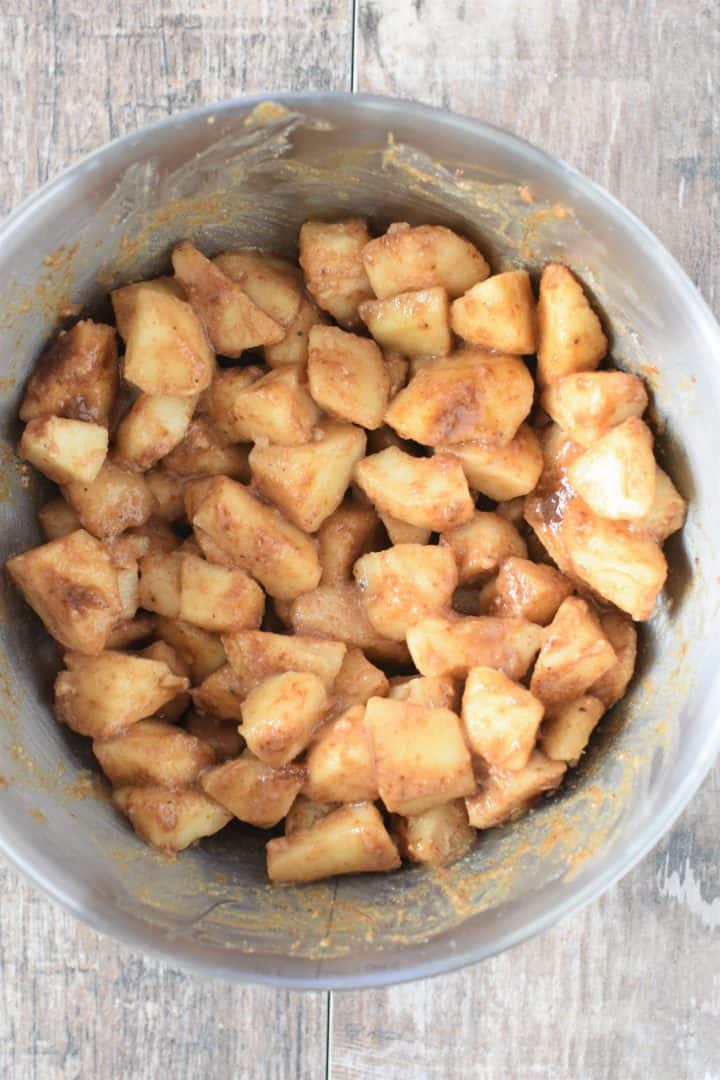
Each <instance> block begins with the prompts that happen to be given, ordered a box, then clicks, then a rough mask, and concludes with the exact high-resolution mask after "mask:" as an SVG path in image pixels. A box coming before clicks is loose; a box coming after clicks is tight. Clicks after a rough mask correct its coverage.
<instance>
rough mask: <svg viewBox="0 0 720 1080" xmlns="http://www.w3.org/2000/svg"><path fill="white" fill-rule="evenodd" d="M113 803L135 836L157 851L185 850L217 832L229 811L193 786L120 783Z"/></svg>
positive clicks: (226, 821)
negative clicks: (127, 821)
mask: <svg viewBox="0 0 720 1080" xmlns="http://www.w3.org/2000/svg"><path fill="white" fill-rule="evenodd" d="M113 803H114V804H115V806H116V807H117V809H118V810H120V811H122V813H123V814H126V815H127V817H128V818H129V819H130V824H131V825H132V827H133V829H134V830H135V832H136V833H137V834H138V836H139V837H140V838H141V839H142V840H145V841H146V843H148V844H150V845H151V846H152V847H154V848H157V849H158V850H159V851H184V849H185V848H187V847H189V846H190V844H194V843H195V841H196V840H201V839H202V838H203V837H205V836H212V835H213V833H216V832H219V831H220V829H222V828H223V827H224V826H225V825H227V823H228V821H229V820H230V818H231V815H230V814H229V813H228V812H227V811H226V810H225V809H224V808H223V807H222V806H219V805H218V803H216V802H215V801H214V800H213V799H209V798H208V797H207V796H206V795H204V794H203V793H202V791H196V790H195V789H194V788H176V787H172V788H169V787H162V786H160V785H152V786H148V787H132V786H128V787H121V788H117V789H116V790H115V791H114V792H113Z"/></svg>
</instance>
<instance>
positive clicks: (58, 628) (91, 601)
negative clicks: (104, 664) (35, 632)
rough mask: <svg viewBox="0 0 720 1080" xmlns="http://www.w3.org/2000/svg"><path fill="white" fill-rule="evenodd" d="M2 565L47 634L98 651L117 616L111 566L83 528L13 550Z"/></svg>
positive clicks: (69, 644)
mask: <svg viewBox="0 0 720 1080" xmlns="http://www.w3.org/2000/svg"><path fill="white" fill-rule="evenodd" d="M6 568H7V571H8V573H9V575H10V577H11V578H12V580H13V581H14V582H15V584H16V585H17V586H18V588H19V589H20V590H21V591H22V594H23V596H24V597H25V599H26V600H27V602H28V604H29V605H30V607H31V608H32V609H33V610H34V611H35V612H36V614H37V615H39V617H40V618H41V619H42V621H43V622H44V623H45V626H46V627H47V629H48V631H49V632H50V633H51V634H52V635H53V637H54V638H55V639H56V640H57V641H59V642H60V644H61V645H64V646H65V647H66V648H68V649H74V650H76V651H77V652H79V653H88V654H93V653H99V652H102V650H103V649H104V648H105V644H106V642H107V639H108V637H109V636H110V632H111V630H112V628H113V626H114V625H115V623H116V622H117V621H118V619H120V618H121V617H122V605H121V600H120V593H119V589H118V577H117V571H116V569H115V568H114V566H113V563H112V560H111V558H110V555H109V554H108V552H107V550H106V549H105V547H104V546H103V545H102V544H101V543H100V542H99V541H98V540H96V539H95V537H94V536H90V534H89V533H87V532H85V531H84V530H83V529H77V530H76V531H75V532H72V533H69V534H68V535H67V536H63V537H60V538H59V539H57V540H51V541H50V542H49V543H47V544H42V545H40V547H36V548H30V550H29V551H25V552H23V553H22V554H21V555H15V556H14V557H13V558H11V559H8V561H7V563H6Z"/></svg>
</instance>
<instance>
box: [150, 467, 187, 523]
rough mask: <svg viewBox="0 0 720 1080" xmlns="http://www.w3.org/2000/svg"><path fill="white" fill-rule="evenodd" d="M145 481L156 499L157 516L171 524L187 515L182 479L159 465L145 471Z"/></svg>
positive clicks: (155, 514) (155, 513) (155, 510)
mask: <svg viewBox="0 0 720 1080" xmlns="http://www.w3.org/2000/svg"><path fill="white" fill-rule="evenodd" d="M145 483H146V484H147V486H148V487H149V488H150V493H151V495H152V497H153V499H154V500H155V509H154V516H155V517H157V518H160V519H161V520H162V521H165V522H167V523H168V524H171V523H172V522H174V521H179V520H180V518H182V517H184V516H185V500H184V498H183V483H182V480H180V479H179V478H178V477H177V476H173V475H172V473H169V472H168V471H167V469H163V468H162V467H161V466H159V467H158V468H156V469H149V470H148V471H147V472H146V473H145Z"/></svg>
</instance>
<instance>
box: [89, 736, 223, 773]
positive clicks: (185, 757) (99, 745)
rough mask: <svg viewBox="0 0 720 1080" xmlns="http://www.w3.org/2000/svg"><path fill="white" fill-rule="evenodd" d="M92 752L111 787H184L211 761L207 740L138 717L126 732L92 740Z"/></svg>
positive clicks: (211, 755) (212, 756)
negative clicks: (162, 785)
mask: <svg viewBox="0 0 720 1080" xmlns="http://www.w3.org/2000/svg"><path fill="white" fill-rule="evenodd" d="M93 753H94V754H95V757H96V758H97V759H98V761H99V762H100V768H101V769H102V770H103V772H104V773H105V775H106V776H107V778H108V779H109V780H110V782H111V783H112V784H113V785H114V786H119V785H122V784H133V785H141V784H166V785H167V786H168V787H185V786H187V785H188V784H192V783H193V782H194V781H195V780H196V779H197V777H198V775H199V774H200V773H201V772H202V770H203V769H206V768H207V767H208V766H209V765H213V764H214V763H215V754H214V753H213V751H212V748H211V747H210V746H208V744H207V743H204V742H202V741H201V740H200V739H198V738H196V737H195V736H194V735H189V734H188V733H187V732H186V731H183V729H182V728H178V727H175V725H174V724H165V723H162V721H159V720H138V722H137V723H136V724H133V725H132V727H130V728H128V730H127V731H121V732H118V733H117V734H115V735H109V736H108V737H106V738H104V739H95V740H94V741H93Z"/></svg>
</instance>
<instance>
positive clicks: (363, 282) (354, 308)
mask: <svg viewBox="0 0 720 1080" xmlns="http://www.w3.org/2000/svg"><path fill="white" fill-rule="evenodd" d="M369 240H370V233H369V232H368V227H367V222H366V221H365V220H364V219H363V218H347V219H346V220H344V221H335V222H329V221H306V222H305V224H304V225H303V226H302V228H301V229H300V265H301V266H302V268H303V271H304V273H305V283H306V285H307V288H308V291H309V292H310V293H311V295H312V296H313V298H314V299H315V301H316V303H317V304H318V305H319V306H320V307H321V308H322V309H323V311H327V312H329V313H330V315H332V317H333V318H334V319H337V321H338V322H339V323H340V325H341V326H344V327H346V328H347V329H348V330H355V329H356V328H358V327H359V326H361V325H362V324H361V322H360V319H359V317H358V306H359V305H360V304H361V303H362V302H363V300H367V299H369V298H370V297H371V296H372V295H373V291H372V289H371V287H370V282H369V281H368V279H367V275H366V273H365V267H364V266H363V262H362V251H363V248H364V247H365V245H366V244H367V243H368V241H369Z"/></svg>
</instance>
